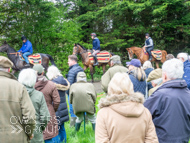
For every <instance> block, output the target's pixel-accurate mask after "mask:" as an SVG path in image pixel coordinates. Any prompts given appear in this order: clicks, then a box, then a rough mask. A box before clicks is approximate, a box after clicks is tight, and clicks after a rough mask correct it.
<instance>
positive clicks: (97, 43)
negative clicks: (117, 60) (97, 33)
mask: <svg viewBox="0 0 190 143" xmlns="http://www.w3.org/2000/svg"><path fill="white" fill-rule="evenodd" d="M92 45H93V48H92V49H93V50H100V40H99V39H98V38H97V37H95V38H94V39H93V41H92Z"/></svg>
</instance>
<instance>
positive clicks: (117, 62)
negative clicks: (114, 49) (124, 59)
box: [111, 60, 121, 65]
mask: <svg viewBox="0 0 190 143" xmlns="http://www.w3.org/2000/svg"><path fill="white" fill-rule="evenodd" d="M111 62H112V63H113V64H114V65H116V64H121V61H114V60H112V61H111Z"/></svg>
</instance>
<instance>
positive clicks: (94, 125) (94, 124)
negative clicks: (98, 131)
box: [92, 123, 96, 131]
mask: <svg viewBox="0 0 190 143" xmlns="http://www.w3.org/2000/svg"><path fill="white" fill-rule="evenodd" d="M95 127H96V123H92V129H93V131H95Z"/></svg>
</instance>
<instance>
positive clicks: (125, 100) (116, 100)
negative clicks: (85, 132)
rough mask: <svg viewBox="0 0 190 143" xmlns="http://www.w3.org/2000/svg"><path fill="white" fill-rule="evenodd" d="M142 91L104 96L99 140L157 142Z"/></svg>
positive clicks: (102, 142)
mask: <svg viewBox="0 0 190 143" xmlns="http://www.w3.org/2000/svg"><path fill="white" fill-rule="evenodd" d="M143 101H144V97H143V95H142V94H141V93H134V94H133V95H111V96H106V97H105V98H102V99H101V100H100V102H99V107H100V108H101V109H100V110H99V112H98V115H97V120H96V130H95V140H96V143H158V138H157V136H156V131H155V127H154V124H153V122H152V117H151V114H150V112H149V111H148V109H146V108H145V107H144V106H143V104H142V103H143Z"/></svg>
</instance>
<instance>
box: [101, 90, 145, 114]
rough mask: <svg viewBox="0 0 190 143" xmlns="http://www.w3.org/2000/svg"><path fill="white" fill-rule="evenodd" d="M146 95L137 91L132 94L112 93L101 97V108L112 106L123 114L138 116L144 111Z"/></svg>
mask: <svg viewBox="0 0 190 143" xmlns="http://www.w3.org/2000/svg"><path fill="white" fill-rule="evenodd" d="M143 102H144V95H143V94H141V93H139V92H136V93H134V94H132V95H126V94H121V95H110V96H106V97H105V98H101V99H100V101H99V105H98V106H99V108H104V107H110V108H111V109H113V110H114V111H116V112H117V113H119V114H121V115H123V116H131V117H132V116H133V117H138V116H140V115H141V114H142V112H143V111H144V106H143Z"/></svg>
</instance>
